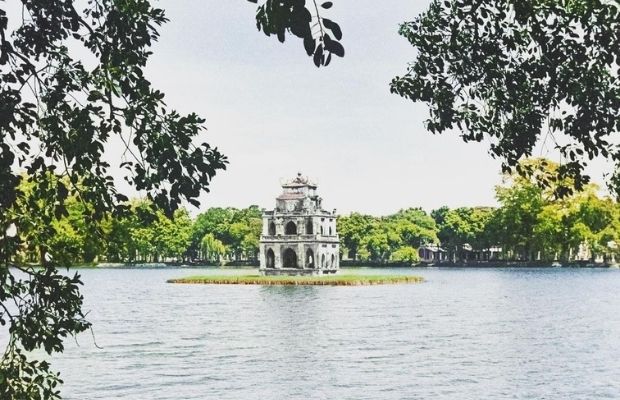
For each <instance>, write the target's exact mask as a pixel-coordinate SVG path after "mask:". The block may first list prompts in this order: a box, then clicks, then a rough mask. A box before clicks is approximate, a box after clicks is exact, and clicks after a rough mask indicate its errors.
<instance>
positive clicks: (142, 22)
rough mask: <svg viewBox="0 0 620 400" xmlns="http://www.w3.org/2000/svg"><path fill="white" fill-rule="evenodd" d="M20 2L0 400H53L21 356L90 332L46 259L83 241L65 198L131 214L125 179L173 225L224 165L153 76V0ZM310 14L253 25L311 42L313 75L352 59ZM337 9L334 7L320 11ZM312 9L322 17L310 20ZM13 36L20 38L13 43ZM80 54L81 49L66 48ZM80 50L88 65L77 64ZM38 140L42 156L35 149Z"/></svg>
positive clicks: (2, 198) (1, 208)
mask: <svg viewBox="0 0 620 400" xmlns="http://www.w3.org/2000/svg"><path fill="white" fill-rule="evenodd" d="M253 2H255V3H256V1H253ZM21 3H22V12H21V13H16V15H15V19H16V21H15V23H14V24H12V25H11V24H9V17H11V18H13V16H10V15H9V13H7V11H6V10H7V9H5V8H4V7H3V8H2V9H0V81H1V82H2V86H1V87H0V232H1V233H4V234H2V243H1V245H0V260H2V262H3V267H2V268H1V269H0V282H1V283H2V284H1V285H0V304H1V305H2V308H0V324H1V325H5V324H7V323H8V325H9V327H8V330H9V333H10V339H9V344H8V346H7V349H6V351H5V353H4V355H3V358H2V361H1V362H0V397H2V398H45V399H54V398H59V391H58V388H57V385H58V383H59V382H60V378H59V377H58V376H57V375H56V374H54V373H52V372H50V370H49V365H48V363H46V362H37V361H29V360H28V358H27V357H26V352H30V351H32V350H35V349H39V348H42V349H44V350H45V351H46V352H47V353H52V352H55V351H62V350H63V343H62V339H63V338H64V337H66V336H69V335H75V334H77V333H79V332H81V331H84V330H86V329H88V328H89V326H90V324H89V323H88V322H87V321H86V320H85V319H84V314H83V312H82V309H81V306H82V301H83V299H82V296H81V294H80V292H79V287H78V286H79V285H80V284H81V282H80V279H79V277H78V276H77V274H76V275H75V276H73V277H67V276H63V275H61V274H59V273H58V271H57V270H56V266H57V265H58V264H57V263H55V262H51V261H50V259H51V258H50V255H49V253H50V250H51V248H50V246H53V244H52V242H51V240H52V239H54V240H56V244H57V245H61V244H62V246H65V245H69V244H70V246H69V247H68V248H71V249H76V248H77V247H76V246H77V242H76V240H75V239H76V237H75V235H74V233H75V232H71V231H69V230H67V229H66V228H67V226H66V224H64V223H55V222H54V221H60V220H62V217H63V216H65V217H66V216H67V214H68V210H67V202H66V200H67V199H68V198H69V197H70V196H74V197H75V198H77V199H78V200H79V201H80V202H82V203H83V204H88V207H83V209H82V214H83V215H82V218H83V220H84V221H86V223H88V224H92V225H96V224H98V223H99V222H100V221H102V220H105V219H106V218H107V217H108V216H109V215H110V213H114V214H115V215H119V214H122V213H124V212H127V209H128V207H129V206H128V205H127V204H126V201H127V197H126V196H124V195H123V194H122V193H120V192H119V191H118V190H117V189H116V187H115V184H114V180H113V178H112V177H111V170H112V169H113V168H119V169H121V170H123V171H124V172H125V179H126V180H127V181H128V182H129V183H130V184H132V185H133V186H134V187H135V188H136V189H137V190H139V191H143V192H144V193H146V195H147V197H148V199H150V200H151V202H152V204H153V205H154V206H155V207H156V208H158V209H160V210H163V212H165V213H166V215H167V216H172V215H173V213H174V211H175V210H176V209H177V208H178V207H179V205H180V204H181V202H182V201H187V202H189V203H190V204H193V205H197V204H198V202H197V198H198V196H199V195H200V193H201V192H203V191H208V187H209V184H210V182H211V179H212V178H213V177H214V176H215V174H216V173H217V172H219V171H221V170H223V169H224V168H225V167H226V164H227V159H226V157H225V156H224V155H222V154H221V153H220V152H219V151H218V150H217V149H216V148H213V147H211V146H210V145H209V144H207V143H202V144H196V141H195V139H196V137H197V135H198V134H199V133H200V132H201V131H202V130H203V123H204V119H202V118H201V117H199V116H198V115H197V114H194V113H191V114H188V115H180V114H179V113H177V112H176V111H174V110H171V109H169V108H168V107H167V106H166V104H165V102H164V94H163V93H162V92H160V91H158V90H157V89H155V88H153V87H152V85H151V83H150V82H149V81H148V79H147V78H146V76H145V75H144V72H143V70H144V68H145V66H146V64H147V61H148V58H149V56H150V54H151V52H150V46H151V45H152V43H153V42H154V41H156V40H157V38H158V31H157V29H158V28H159V26H161V25H162V24H163V23H165V22H166V21H167V20H166V17H165V15H164V11H163V10H161V9H158V8H154V7H152V6H151V4H150V3H149V1H148V0H131V1H129V0H92V1H88V2H85V3H83V7H85V9H83V10H79V9H78V8H76V4H74V2H73V1H69V0H50V1H40V0H23V1H22V2H21ZM80 4H81V3H80ZM314 5H315V7H313V8H311V7H306V5H305V1H292V0H286V1H284V0H283V1H274V0H267V1H266V2H264V4H261V5H260V6H259V7H258V11H257V26H258V27H259V29H262V30H263V31H264V32H265V33H267V34H268V35H269V34H272V33H274V34H276V35H277V36H278V39H279V40H280V41H283V40H284V35H285V32H287V31H288V32H290V33H291V34H293V35H295V36H298V37H301V38H303V40H304V47H305V49H306V51H307V52H308V54H312V56H313V60H314V62H315V64H316V65H317V66H319V65H327V64H328V63H329V62H330V60H331V56H332V54H333V55H336V56H343V55H344V49H343V48H342V45H340V43H339V42H338V40H340V37H341V36H342V33H341V32H340V28H339V26H338V25H337V24H335V23H334V22H332V21H330V20H327V19H325V18H323V17H322V16H321V15H320V14H319V7H317V6H316V3H314ZM331 6H332V4H331V3H330V2H326V3H323V4H322V9H329V8H330V7H331ZM311 9H313V10H314V11H315V12H314V14H313V13H310V14H308V13H309V12H310V10H311ZM309 15H310V16H309ZM314 23H318V25H317V26H318V28H319V29H318V30H319V31H318V32H316V31H314V30H313V24H314ZM9 26H17V28H15V30H13V31H12V32H11V31H10V30H9ZM328 31H331V34H332V35H333V36H334V37H333V38H332V37H331V36H330V35H329V34H328ZM71 46H81V47H82V50H83V51H77V52H76V51H70V50H69V48H70V47H71ZM85 53H87V55H85V56H84V58H83V59H81V58H76V56H75V55H76V54H85ZM113 137H115V138H117V139H119V140H120V141H122V142H123V143H124V147H125V148H124V149H123V151H122V154H123V160H122V162H121V163H120V165H118V166H111V165H109V164H108V163H107V162H106V161H105V158H104V152H105V150H106V147H107V145H109V142H110V140H111V138H113ZM32 143H38V144H40V145H39V146H37V148H32V149H31V144H32ZM18 169H21V170H25V171H27V174H28V175H27V178H24V177H23V176H22V175H20V174H19V173H18V172H17V170H18ZM59 178H62V179H59ZM24 179H26V180H27V182H28V184H29V185H30V189H29V190H31V195H30V196H28V197H27V198H26V197H25V195H24V193H23V192H22V191H21V190H20V189H19V186H20V183H21V181H22V180H24ZM15 225H17V226H19V227H20V228H19V229H17V230H16V229H15V228H14V227H15ZM22 227H28V228H27V229H26V230H25V231H22ZM63 232H64V233H63ZM130 232H131V235H132V236H135V235H136V234H137V235H138V236H140V240H141V244H140V246H139V247H142V248H141V249H137V250H138V252H140V251H146V252H148V251H150V249H148V248H146V247H148V245H149V244H150V243H152V242H151V241H149V239H152V237H149V235H150V233H149V232H148V231H139V230H135V229H133V230H131V229H130ZM25 235H30V237H29V238H30V239H31V241H30V243H33V244H34V245H35V246H36V248H37V249H38V250H39V255H40V257H39V261H40V264H41V266H42V267H43V268H41V269H34V268H29V267H26V266H23V265H17V264H16V263H15V261H16V257H15V256H16V254H17V252H18V250H19V248H20V247H21V245H22V243H24V239H25V238H26V237H25ZM72 251H73V250H72ZM175 252H176V250H174V251H172V253H175ZM74 256H75V254H74V255H72V257H74ZM61 261H64V260H61ZM9 265H13V266H14V267H15V268H17V269H19V270H20V271H21V273H22V274H23V275H19V276H16V274H15V273H14V271H13V270H11V269H9ZM22 276H25V277H22ZM8 303H11V304H13V303H14V306H15V307H13V308H8V307H7V304H8Z"/></svg>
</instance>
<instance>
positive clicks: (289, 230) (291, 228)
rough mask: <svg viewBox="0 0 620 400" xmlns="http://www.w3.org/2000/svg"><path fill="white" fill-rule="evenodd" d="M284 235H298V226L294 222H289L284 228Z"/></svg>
mask: <svg viewBox="0 0 620 400" xmlns="http://www.w3.org/2000/svg"><path fill="white" fill-rule="evenodd" d="M284 234H285V235H297V225H296V224H295V223H294V222H293V221H289V222H288V223H287V224H286V226H284Z"/></svg>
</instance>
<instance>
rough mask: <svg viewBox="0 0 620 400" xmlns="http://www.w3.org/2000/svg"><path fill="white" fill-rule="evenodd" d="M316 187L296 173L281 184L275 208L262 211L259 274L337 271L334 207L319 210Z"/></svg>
mask: <svg viewBox="0 0 620 400" xmlns="http://www.w3.org/2000/svg"><path fill="white" fill-rule="evenodd" d="M316 188H317V185H316V184H314V183H312V182H310V180H309V179H308V178H307V177H303V176H302V175H301V174H297V177H296V178H294V179H292V180H290V181H288V182H286V183H284V184H283V185H282V189H283V191H282V194H281V195H280V196H278V197H277V198H276V208H275V209H274V210H273V211H264V212H263V232H262V235H261V240H260V271H261V273H263V274H265V275H320V274H332V273H336V272H337V271H338V269H339V267H340V260H339V252H340V244H339V238H338V233H337V232H336V210H333V211H332V212H329V211H325V210H323V208H322V204H321V201H322V199H321V198H320V197H319V196H318V195H317V193H316Z"/></svg>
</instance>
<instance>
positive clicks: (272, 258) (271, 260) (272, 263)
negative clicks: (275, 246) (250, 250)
mask: <svg viewBox="0 0 620 400" xmlns="http://www.w3.org/2000/svg"><path fill="white" fill-rule="evenodd" d="M265 260H266V261H267V268H275V267H276V255H275V254H274V253H273V250H271V249H268V250H267V254H266V255H265Z"/></svg>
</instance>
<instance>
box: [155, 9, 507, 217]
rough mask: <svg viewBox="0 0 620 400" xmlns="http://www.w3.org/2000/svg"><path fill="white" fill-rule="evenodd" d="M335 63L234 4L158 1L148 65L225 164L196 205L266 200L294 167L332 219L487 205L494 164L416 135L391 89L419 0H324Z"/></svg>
mask: <svg viewBox="0 0 620 400" xmlns="http://www.w3.org/2000/svg"><path fill="white" fill-rule="evenodd" d="M334 3H335V5H334V7H333V8H332V9H331V10H329V12H328V14H329V15H327V14H325V16H326V17H328V18H331V19H333V20H334V21H336V22H338V23H339V24H340V26H341V27H342V29H343V32H344V37H343V41H342V42H343V44H344V46H345V48H346V52H347V54H346V56H345V58H344V59H335V60H333V61H332V64H331V65H330V66H328V67H327V68H321V69H317V68H316V67H314V65H313V64H312V60H311V59H310V58H309V57H307V56H306V55H305V51H304V49H303V46H302V44H301V42H300V41H298V40H297V39H296V38H291V41H287V42H285V43H284V44H280V43H279V42H278V41H277V39H276V38H275V37H270V38H267V37H266V36H264V35H263V34H262V33H261V32H258V31H257V30H256V26H255V23H254V13H255V7H254V6H253V4H251V3H249V2H247V1H245V0H235V1H225V2H223V1H213V0H208V1H205V0H184V1H178V0H165V1H159V2H158V3H156V4H158V5H160V6H161V7H163V8H164V9H165V10H166V13H167V16H168V17H169V18H170V20H171V21H170V22H169V23H168V24H167V25H166V26H164V27H163V29H162V30H161V39H160V41H159V43H158V44H157V45H156V46H155V47H154V55H153V57H152V60H151V62H150V65H149V68H148V70H147V73H148V76H149V78H150V79H151V80H152V82H153V84H154V85H155V86H156V87H158V88H160V89H162V90H163V91H164V92H165V93H166V95H167V104H168V105H170V106H171V107H175V108H177V109H178V110H179V111H182V112H189V111H196V112H198V113H199V114H200V115H202V116H204V117H205V118H206V119H207V123H206V125H207V128H208V132H207V133H206V135H205V139H206V140H207V141H208V142H209V143H211V144H214V145H216V146H218V148H219V149H220V150H221V151H222V152H224V154H226V155H227V156H228V157H229V159H230V165H229V168H228V170H227V171H224V172H222V173H221V174H220V175H219V176H217V177H216V178H215V180H214V181H213V185H212V187H211V190H212V192H211V193H210V194H208V195H205V196H203V197H202V198H201V203H202V207H201V209H202V208H207V207H210V206H235V207H245V206H247V205H250V204H257V205H259V206H261V207H265V208H272V207H273V206H274V205H275V196H276V195H278V194H279V192H280V188H279V180H280V179H281V178H287V177H293V176H294V175H295V174H296V173H297V172H298V171H301V172H302V173H304V174H306V175H309V176H310V177H312V178H314V179H315V180H316V181H317V182H318V183H319V193H320V194H321V196H322V197H323V198H324V205H325V206H326V207H327V208H329V209H331V208H337V209H338V212H339V213H348V212H350V211H360V212H364V213H370V214H377V215H382V214H389V213H392V212H395V211H397V210H398V209H399V208H405V207H412V206H420V207H423V208H425V209H429V210H430V209H432V208H437V207H440V206H442V205H449V206H463V205H493V204H495V200H494V191H493V186H494V185H495V184H497V183H498V182H499V162H498V161H495V160H492V159H491V158H490V156H488V154H487V146H486V145H485V144H471V143H470V144H465V143H463V142H462V141H461V139H460V138H459V137H458V135H456V134H454V135H443V136H433V135H431V134H429V133H428V132H426V131H425V129H424V125H423V121H424V119H425V118H426V116H427V111H426V109H425V107H424V106H423V105H421V104H413V103H412V102H409V101H407V100H405V99H402V98H400V97H398V96H396V95H393V94H390V92H389V82H390V80H391V79H392V78H393V77H394V76H396V75H398V74H403V73H404V71H405V70H406V65H407V62H409V61H411V60H412V59H413V55H414V53H413V48H412V47H411V46H410V45H409V44H408V43H407V41H406V40H405V39H404V38H402V37H400V36H399V35H398V34H397V30H398V24H399V23H400V22H402V21H405V20H409V19H413V18H414V17H415V16H416V15H418V14H419V13H420V12H421V11H423V10H424V9H425V8H426V7H427V5H428V4H429V2H428V1H405V0H383V1H381V2H371V1H368V0H355V1H354V0H337V1H335V2H334Z"/></svg>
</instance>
